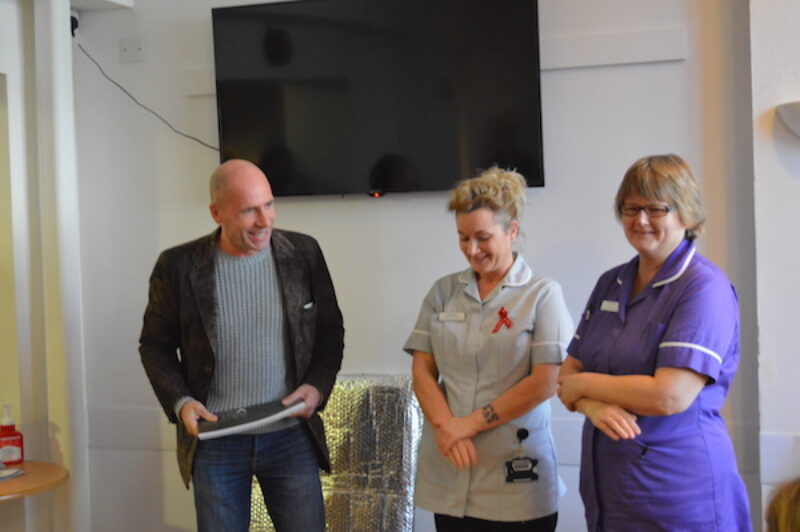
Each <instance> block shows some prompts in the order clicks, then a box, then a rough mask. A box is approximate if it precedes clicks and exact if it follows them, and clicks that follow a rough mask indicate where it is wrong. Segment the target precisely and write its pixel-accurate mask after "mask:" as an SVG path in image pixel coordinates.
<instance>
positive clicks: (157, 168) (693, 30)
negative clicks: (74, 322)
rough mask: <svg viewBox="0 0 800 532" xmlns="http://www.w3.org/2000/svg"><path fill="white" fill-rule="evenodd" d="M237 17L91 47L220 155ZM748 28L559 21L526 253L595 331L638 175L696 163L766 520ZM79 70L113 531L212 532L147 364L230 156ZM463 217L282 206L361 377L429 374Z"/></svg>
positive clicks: (103, 35)
mask: <svg viewBox="0 0 800 532" xmlns="http://www.w3.org/2000/svg"><path fill="white" fill-rule="evenodd" d="M786 1H787V2H788V1H789V0H786ZM238 3H240V2H238V1H236V0H230V1H211V0H192V1H189V0H186V1H182V2H163V1H160V0H138V1H137V2H136V4H135V7H134V9H132V10H120V11H87V12H83V13H82V14H81V28H80V33H81V42H82V43H83V45H84V46H85V48H86V49H87V50H88V51H89V52H90V53H92V54H93V55H94V56H95V58H96V59H97V60H98V61H100V63H101V64H102V65H104V67H105V69H106V71H107V72H108V73H109V74H110V75H111V76H112V77H114V78H115V79H116V80H117V81H119V82H121V83H122V85H123V86H125V87H126V88H127V89H129V90H130V91H131V92H133V93H134V94H135V95H136V96H137V98H139V99H140V100H142V101H144V102H146V103H147V104H148V105H150V106H152V107H154V108H156V109H158V110H159V111H160V112H161V113H162V114H163V115H164V116H166V117H167V119H169V120H170V121H171V122H173V123H174V124H175V125H176V126H177V127H178V128H180V129H183V130H185V131H188V132H191V133H192V134H193V135H196V136H199V137H201V138H203V139H205V140H207V141H210V142H212V143H215V142H216V130H215V128H216V115H215V113H216V108H215V103H214V99H213V94H212V91H213V83H212V82H213V59H212V43H211V23H210V8H211V7H217V6H223V5H234V4H238ZM698 4H701V5H698ZM747 25H748V18H747V2H746V1H745V0H735V1H734V2H730V1H728V2H726V1H723V0H717V1H712V0H708V1H704V2H692V1H690V0H669V1H665V0H617V1H614V2H604V3H599V2H595V1H593V0H569V1H567V0H560V1H555V0H551V1H548V0H543V1H542V2H540V28H541V34H542V38H543V46H542V63H543V65H544V66H545V67H546V70H545V71H544V72H543V75H542V100H543V108H544V111H543V114H544V124H543V127H544V139H545V140H544V142H545V172H546V181H547V184H546V187H545V188H542V189H531V190H530V191H529V193H528V206H527V211H526V214H525V217H524V219H523V223H522V227H523V231H524V233H525V238H524V240H523V243H522V245H521V247H520V250H521V252H522V253H523V254H524V255H525V256H526V257H527V258H528V260H529V262H530V263H531V264H532V265H533V267H534V269H536V270H537V271H538V272H540V273H543V274H545V275H549V276H552V277H554V278H556V279H557V280H559V281H560V282H561V283H562V285H563V286H564V289H565V295H566V298H567V303H568V305H569V308H570V310H571V311H572V313H573V315H574V316H575V317H577V315H578V313H579V312H580V310H581V309H582V307H583V304H584V302H585V299H586V298H587V297H588V294H589V291H590V290H591V287H592V286H593V284H594V281H595V280H596V278H597V276H598V274H599V273H600V272H602V271H604V270H605V269H607V268H609V267H611V266H613V265H615V264H618V263H620V262H622V261H625V260H627V259H628V258H629V257H630V256H631V254H632V251H631V250H630V248H629V247H628V245H627V243H626V242H625V239H624V237H623V235H622V231H621V230H620V228H619V227H618V225H617V223H616V222H615V221H614V218H613V215H612V209H611V204H612V197H613V194H614V192H615V189H616V186H617V184H618V182H619V180H620V179H621V176H622V174H623V172H624V171H625V169H626V168H627V167H628V165H629V164H630V163H631V162H632V161H633V160H635V159H636V158H638V157H640V156H642V155H646V154H650V153H655V152H668V151H672V152H677V153H680V154H682V155H683V156H685V157H686V158H687V160H689V161H690V163H691V164H692V165H693V166H694V167H695V169H696V170H697V172H698V173H699V174H700V176H701V178H702V179H703V183H704V188H705V191H706V202H707V206H708V218H709V220H708V226H709V234H708V236H706V237H705V238H704V239H703V240H702V241H701V243H700V245H701V247H702V248H703V249H704V252H705V253H706V254H707V255H708V256H709V257H710V258H711V259H712V260H714V261H716V262H717V263H718V264H720V265H721V266H722V267H723V268H724V269H725V270H726V271H727V272H728V273H729V274H730V276H731V277H732V279H733V281H734V283H735V284H736V285H737V287H738V288H739V292H740V296H741V305H742V316H743V333H744V334H745V338H744V343H743V347H744V348H743V356H742V368H741V371H740V374H739V376H738V377H737V381H736V385H735V388H734V391H733V392H732V396H731V398H730V401H729V405H728V407H727V408H726V415H727V417H728V420H729V421H730V423H731V428H732V433H733V436H734V440H735V442H736V445H737V451H738V453H739V459H740V464H741V467H742V471H743V472H744V474H745V476H746V478H747V479H748V480H749V485H750V488H751V493H752V495H753V496H754V497H755V498H756V500H758V497H759V491H758V438H757V434H758V427H757V418H758V416H757V404H756V402H755V401H753V400H752V398H753V397H754V396H755V395H756V390H757V383H756V372H755V353H756V347H755V346H756V342H755V330H756V326H755V323H756V320H755V300H754V294H755V268H754V264H753V254H754V247H753V221H752V178H751V169H752V161H751V157H750V148H749V134H748V132H749V131H750V122H749V121H750V117H749V113H748V105H747V104H748V102H749V78H748V72H749V63H748V60H749V56H748V47H747V43H746V39H745V40H743V39H742V37H741V35H746V34H747V31H748V27H747ZM131 37H136V38H141V39H143V40H144V43H145V48H146V61H145V62H144V63H134V64H121V63H120V61H119V41H120V40H121V39H126V38H131ZM73 52H74V74H75V105H76V114H77V128H78V136H77V139H78V151H79V176H80V181H79V187H80V205H81V220H80V221H81V235H80V236H81V264H82V279H83V308H84V312H83V318H84V320H83V323H84V342H85V344H84V345H85V358H86V366H85V372H86V383H87V390H86V392H87V397H88V408H89V430H90V437H89V440H90V441H89V446H90V464H91V486H92V487H91V490H92V512H93V527H94V529H95V530H107V529H114V530H143V529H148V530H175V531H177V530H192V529H193V527H194V525H193V521H192V519H193V509H192V502H191V496H190V493H189V492H186V491H184V490H183V489H182V487H181V486H180V482H179V480H178V474H177V468H176V466H175V463H174V455H173V454H174V453H173V452H172V449H173V448H174V447H173V443H172V439H173V434H172V429H171V428H169V427H167V426H166V423H165V422H164V419H163V415H161V414H160V412H159V411H158V409H157V405H156V401H155V398H154V396H153V394H152V392H151V390H150V387H149V384H148V382H147V380H146V378H145V376H144V372H143V371H142V370H141V367H140V364H139V357H138V354H137V351H136V348H137V338H138V334H139V328H140V326H141V315H142V311H143V309H144V305H145V302H146V292H147V278H148V275H149V273H150V269H151V268H152V265H153V263H154V261H155V258H156V256H157V254H158V252H159V251H160V250H161V249H163V248H165V247H168V246H171V245H174V244H177V243H180V242H183V241H186V240H188V239H190V238H194V237H196V236H198V235H200V234H203V233H205V232H207V231H210V230H211V229H212V228H213V225H212V222H211V220H210V218H209V216H208V214H207V211H206V204H207V198H206V182H207V176H208V175H209V173H210V171H211V170H212V169H213V167H214V166H215V164H216V162H217V156H216V154H215V153H214V152H212V151H210V150H207V149H205V148H202V147H200V146H199V145H197V144H195V143H192V142H191V141H188V140H186V139H184V138H182V137H178V136H176V135H174V134H172V133H171V132H169V131H168V130H167V129H166V128H165V127H164V126H163V125H162V124H161V123H160V122H158V121H157V120H156V119H154V118H153V117H152V116H151V115H149V114H147V113H146V112H144V111H142V110H141V109H139V108H138V107H136V106H135V105H134V104H132V103H131V102H130V100H128V99H127V98H126V97H125V96H124V95H122V94H121V92H120V91H119V90H118V89H117V88H115V87H113V86H112V85H110V84H109V83H108V82H107V81H105V80H104V79H102V78H101V76H100V74H99V72H98V71H97V69H96V67H95V66H94V65H93V64H92V63H90V61H89V60H88V59H87V58H86V57H85V56H84V55H83V54H82V52H81V51H80V50H78V49H77V48H74V49H73ZM445 202H446V195H445V193H417V194H408V195H397V196H394V197H393V196H387V197H384V198H382V199H380V200H377V201H376V200H373V199H370V198H367V197H361V196H347V197H317V198H281V199H279V202H278V225H279V226H282V227H286V228H292V229H296V230H300V231H305V232H308V233H311V234H313V235H314V236H316V237H317V238H318V239H319V241H320V243H321V245H322V247H323V250H324V251H325V254H326V257H327V259H328V263H329V267H330V269H331V273H332V275H333V278H334V282H335V284H336V287H337V291H338V295H339V298H340V303H341V306H342V310H343V312H344V315H345V320H346V321H345V326H346V329H347V336H346V352H345V360H344V366H343V370H342V371H343V372H348V373H355V372H367V373H384V372H389V373H398V372H407V371H408V369H409V366H408V365H409V360H408V358H407V357H406V356H405V355H404V354H403V353H402V352H401V351H400V346H401V345H402V343H403V341H404V339H405V336H406V335H407V334H408V331H409V328H410V326H411V324H412V323H413V320H414V318H415V316H416V313H417V310H418V305H419V304H420V301H421V299H422V297H423V295H424V294H425V292H426V290H427V289H428V287H429V286H430V284H431V283H432V282H433V281H434V280H435V279H436V278H437V277H439V276H441V275H443V274H445V273H448V272H451V271H453V270H456V269H461V268H463V267H464V262H463V258H462V257H461V256H460V255H459V251H458V247H457V244H456V239H455V231H454V227H453V223H452V219H451V217H450V216H449V215H448V214H446V213H445V209H444V205H445ZM775 262H777V261H775ZM554 412H555V414H554V417H555V420H554V428H555V433H556V438H557V440H558V445H559V449H560V455H561V462H562V466H563V468H562V471H563V475H564V477H565V479H566V480H567V482H568V485H569V488H570V492H569V493H568V495H567V497H566V498H565V501H564V504H563V509H562V515H561V518H560V527H559V528H560V529H561V530H569V531H571V530H581V529H582V528H583V525H582V508H581V503H580V499H579V496H578V494H577V463H578V445H579V444H578V441H579V438H578V431H579V427H580V419H579V417H577V416H574V415H570V414H568V413H566V412H565V411H564V409H563V408H561V407H560V405H555V408H554ZM142 471H145V472H147V474H145V475H142V474H141V472H142ZM132 499H134V500H136V504H135V505H131V504H129V501H130V500H132ZM755 510H756V512H758V507H757V506H756V508H755Z"/></svg>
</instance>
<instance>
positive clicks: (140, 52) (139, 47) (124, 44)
mask: <svg viewBox="0 0 800 532" xmlns="http://www.w3.org/2000/svg"><path fill="white" fill-rule="evenodd" d="M144 59H145V55H144V40H143V39H122V40H120V41H119V60H120V63H144Z"/></svg>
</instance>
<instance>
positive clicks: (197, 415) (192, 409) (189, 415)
mask: <svg viewBox="0 0 800 532" xmlns="http://www.w3.org/2000/svg"><path fill="white" fill-rule="evenodd" d="M199 419H205V420H206V421H216V420H217V416H216V415H214V414H212V413H211V412H209V411H208V410H206V407H205V406H203V403H201V402H200V401H194V400H192V401H189V402H188V403H186V404H185V405H183V406H182V407H181V422H182V423H183V426H184V427H186V432H188V433H189V434H191V435H192V436H194V437H195V438H197V420H199Z"/></svg>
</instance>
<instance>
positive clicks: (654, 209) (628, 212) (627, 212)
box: [619, 204, 672, 218]
mask: <svg viewBox="0 0 800 532" xmlns="http://www.w3.org/2000/svg"><path fill="white" fill-rule="evenodd" d="M670 210H672V209H670V207H669V205H625V204H623V205H620V206H619V213H620V214H621V215H622V216H630V217H633V216H638V215H639V213H640V212H642V211H644V212H645V213H646V214H647V217H648V218H661V217H662V216H666V215H667V214H668V213H669V211H670Z"/></svg>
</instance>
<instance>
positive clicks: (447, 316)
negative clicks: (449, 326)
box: [439, 312, 467, 321]
mask: <svg viewBox="0 0 800 532" xmlns="http://www.w3.org/2000/svg"><path fill="white" fill-rule="evenodd" d="M466 319H467V315H466V314H464V313H463V312H440V313H439V321H464V320H466Z"/></svg>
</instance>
